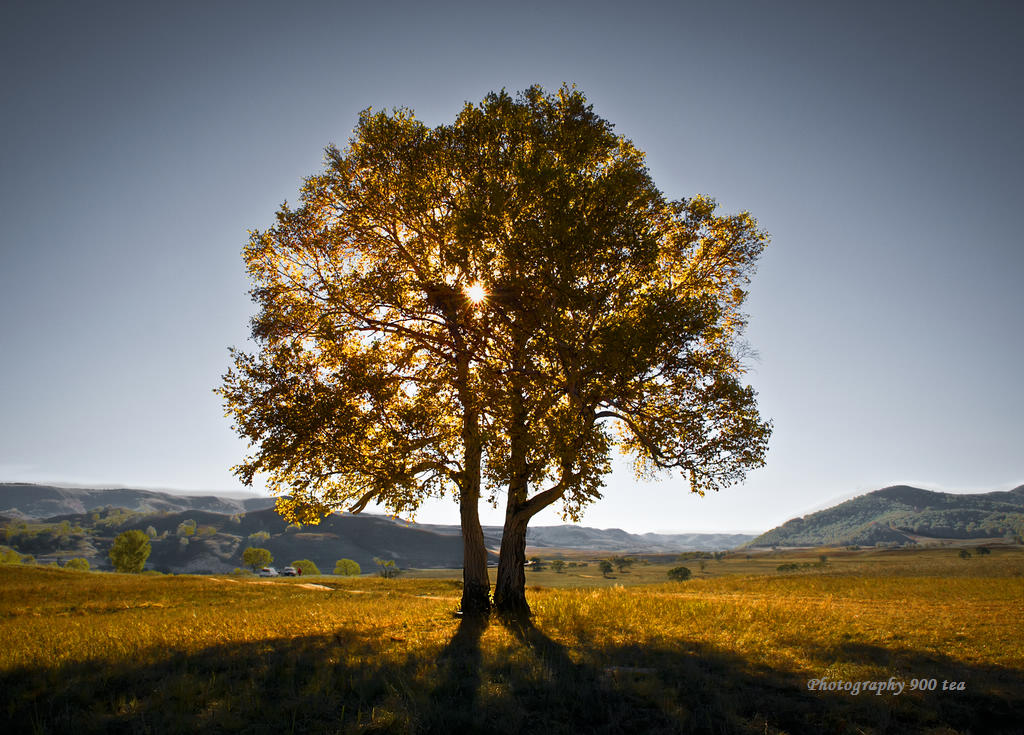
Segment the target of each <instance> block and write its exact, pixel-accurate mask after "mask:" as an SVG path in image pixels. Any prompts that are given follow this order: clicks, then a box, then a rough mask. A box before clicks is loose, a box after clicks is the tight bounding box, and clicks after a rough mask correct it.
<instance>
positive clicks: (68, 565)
mask: <svg viewBox="0 0 1024 735" xmlns="http://www.w3.org/2000/svg"><path fill="white" fill-rule="evenodd" d="M64 568H65V569H72V570H74V571H76V572H88V571H89V560H88V559H83V558H81V557H76V558H74V559H68V560H67V561H66V562H64Z"/></svg>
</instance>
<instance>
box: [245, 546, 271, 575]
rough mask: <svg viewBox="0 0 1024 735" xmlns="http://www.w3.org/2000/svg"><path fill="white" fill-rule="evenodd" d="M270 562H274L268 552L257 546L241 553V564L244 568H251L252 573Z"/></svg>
mask: <svg viewBox="0 0 1024 735" xmlns="http://www.w3.org/2000/svg"><path fill="white" fill-rule="evenodd" d="M272 561H274V557H273V556H271V554H270V552H269V551H267V550H266V549H261V548H259V547H258V546H250V547H249V548H248V549H246V550H245V551H243V552H242V562H243V563H245V565H246V566H250V567H252V570H253V571H254V572H255V571H256V570H258V569H262V568H263V567H265V566H267V565H268V564H270V563H271V562H272Z"/></svg>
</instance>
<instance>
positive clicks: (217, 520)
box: [0, 483, 753, 573]
mask: <svg viewBox="0 0 1024 735" xmlns="http://www.w3.org/2000/svg"><path fill="white" fill-rule="evenodd" d="M273 505H274V499H273V498H229V497H218V496H212V495H193V496H189V495H174V494H171V493H165V492H156V491H152V490H141V489H129V488H115V489H102V488H65V487H55V486H51V485H32V484H17V483H0V544H3V545H6V546H10V547H11V548H14V549H16V550H17V551H19V552H20V553H22V554H31V555H33V556H35V557H36V558H37V559H39V560H41V561H50V560H64V559H67V558H71V557H73V556H84V557H85V558H87V559H89V562H90V564H91V565H92V566H93V567H94V568H100V569H109V568H110V561H109V559H108V558H107V553H108V551H109V550H110V546H111V544H112V543H113V540H114V537H115V536H116V535H117V534H118V533H120V532H121V531H126V530H129V529H139V530H142V531H147V530H150V529H152V535H153V536H154V538H153V541H152V553H151V555H150V559H149V562H148V564H147V566H148V567H149V568H152V569H156V570H158V571H166V572H193V573H224V572H229V571H231V570H232V569H234V568H235V567H239V566H242V561H241V554H242V551H243V550H244V549H245V548H246V547H247V546H260V547H263V548H266V549H268V550H270V552H271V554H273V556H274V559H275V563H276V564H279V565H282V566H283V565H286V564H289V563H291V562H292V561H293V560H295V559H311V560H312V561H314V562H315V563H316V564H317V566H318V567H319V568H320V570H321V571H324V572H329V571H331V570H333V569H334V563H335V562H336V561H337V560H338V559H341V558H348V559H354V560H355V561H357V562H359V564H360V565H361V566H362V567H363V570H364V571H372V570H373V569H374V568H375V565H374V559H375V558H380V559H386V560H388V559H390V560H394V561H395V562H396V563H397V564H398V566H399V567H403V568H408V567H418V568H432V567H433V568H457V567H460V566H462V540H461V529H460V528H459V527H458V526H451V525H431V524H418V523H407V522H405V521H402V520H400V519H393V518H390V517H387V516H380V515H373V514H368V513H360V514H358V515H352V514H344V515H341V514H336V515H332V516H329V517H327V518H324V519H323V520H322V521H321V522H320V524H318V525H316V526H306V527H304V528H298V527H295V526H289V525H288V524H287V523H286V522H285V521H284V520H283V519H282V518H281V517H280V516H279V515H277V513H276V512H275V511H274V509H273ZM182 524H184V525H185V526H186V528H181V527H182ZM193 528H194V529H195V531H192V529H193ZM484 537H485V543H486V544H487V547H488V549H489V550H490V551H491V561H492V562H493V561H496V560H497V550H498V548H499V546H500V545H501V527H500V526H487V527H485V528H484ZM751 538H753V537H752V536H750V535H743V534H676V535H673V534H654V533H647V534H631V533H627V532H625V531H622V530H620V529H605V530H602V529H596V528H587V527H585V526H572V525H562V526H539V527H536V528H531V529H529V532H528V534H527V544H528V545H529V546H531V547H533V548H534V549H536V550H538V551H539V550H541V549H551V550H552V553H555V550H556V549H579V550H583V551H592V552H595V553H599V554H604V553H608V554H611V553H629V554H641V553H648V554H656V553H675V552H682V551H694V550H698V551H718V550H722V549H729V548H733V547H735V546H738V545H740V544H742V543H744V542H746V541H749V540H750V539H751ZM541 553H542V552H541Z"/></svg>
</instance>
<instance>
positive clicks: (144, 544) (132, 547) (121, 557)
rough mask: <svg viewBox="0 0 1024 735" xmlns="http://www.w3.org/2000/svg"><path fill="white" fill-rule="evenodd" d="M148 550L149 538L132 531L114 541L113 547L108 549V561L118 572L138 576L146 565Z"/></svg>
mask: <svg viewBox="0 0 1024 735" xmlns="http://www.w3.org/2000/svg"><path fill="white" fill-rule="evenodd" d="M150 550H151V547H150V545H149V536H147V535H146V533H145V531H139V530H138V529H132V530H131V531H125V532H123V533H121V534H119V535H118V537H117V538H115V539H114V545H113V546H111V547H110V561H111V562H113V564H114V569H116V570H117V571H119V572H127V573H129V574H138V573H139V572H141V571H142V567H143V566H144V565H145V564H146V559H148V558H149V552H150Z"/></svg>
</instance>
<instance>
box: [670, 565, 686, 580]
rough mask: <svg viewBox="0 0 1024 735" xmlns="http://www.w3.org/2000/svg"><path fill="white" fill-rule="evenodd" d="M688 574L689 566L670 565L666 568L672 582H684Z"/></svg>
mask: <svg viewBox="0 0 1024 735" xmlns="http://www.w3.org/2000/svg"><path fill="white" fill-rule="evenodd" d="M690 576H691V572H690V569H689V567H672V568H671V569H669V570H668V578H669V579H671V580H672V581H673V582H685V581H686V580H688V579H689V578H690Z"/></svg>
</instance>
